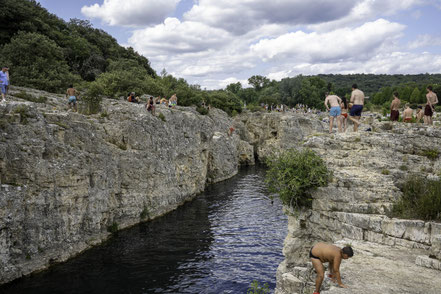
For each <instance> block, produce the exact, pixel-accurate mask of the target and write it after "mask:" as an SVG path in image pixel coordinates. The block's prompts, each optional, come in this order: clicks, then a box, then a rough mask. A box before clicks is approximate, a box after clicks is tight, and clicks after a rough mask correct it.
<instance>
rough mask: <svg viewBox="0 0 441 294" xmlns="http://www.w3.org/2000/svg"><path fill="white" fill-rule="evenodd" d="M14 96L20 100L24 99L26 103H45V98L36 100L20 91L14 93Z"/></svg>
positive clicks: (40, 97) (41, 97)
mask: <svg viewBox="0 0 441 294" xmlns="http://www.w3.org/2000/svg"><path fill="white" fill-rule="evenodd" d="M14 96H15V97H18V98H21V99H24V100H26V101H30V102H34V103H46V102H47V97H46V96H39V97H38V98H37V97H34V95H32V94H29V93H27V92H25V91H21V92H19V93H16V94H15V95H14Z"/></svg>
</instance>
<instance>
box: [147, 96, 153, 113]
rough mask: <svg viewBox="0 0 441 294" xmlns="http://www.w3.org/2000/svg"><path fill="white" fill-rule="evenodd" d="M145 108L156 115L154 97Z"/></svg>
mask: <svg viewBox="0 0 441 294" xmlns="http://www.w3.org/2000/svg"><path fill="white" fill-rule="evenodd" d="M145 108H147V111H150V112H151V113H152V114H153V115H155V101H153V97H150V99H149V100H148V101H147V104H146V105H145Z"/></svg>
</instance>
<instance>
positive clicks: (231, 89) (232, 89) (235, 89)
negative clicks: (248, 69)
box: [225, 82, 242, 95]
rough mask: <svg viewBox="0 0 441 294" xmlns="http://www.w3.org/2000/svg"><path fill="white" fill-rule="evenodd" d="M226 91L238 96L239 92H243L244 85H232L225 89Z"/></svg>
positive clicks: (238, 83)
mask: <svg viewBox="0 0 441 294" xmlns="http://www.w3.org/2000/svg"><path fill="white" fill-rule="evenodd" d="M225 90H227V91H229V92H231V93H234V94H236V95H237V94H238V93H239V91H240V90H242V84H241V83H240V82H237V83H231V84H229V85H228V86H227V87H226V88H225Z"/></svg>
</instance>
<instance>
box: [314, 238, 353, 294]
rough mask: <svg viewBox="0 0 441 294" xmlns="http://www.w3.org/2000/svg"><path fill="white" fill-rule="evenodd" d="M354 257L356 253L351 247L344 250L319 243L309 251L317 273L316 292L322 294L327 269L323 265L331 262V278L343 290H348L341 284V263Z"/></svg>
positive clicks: (315, 293)
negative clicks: (321, 288) (321, 289)
mask: <svg viewBox="0 0 441 294" xmlns="http://www.w3.org/2000/svg"><path fill="white" fill-rule="evenodd" d="M353 255H354V251H353V250H352V248H351V247H350V246H346V247H344V248H343V249H341V248H340V247H337V246H335V245H332V244H326V243H317V244H315V245H314V246H313V247H312V248H311V250H310V251H309V257H310V258H311V262H312V265H313V266H314V269H315V271H316V273H317V278H316V280H315V292H314V294H319V293H320V287H321V286H322V282H323V279H324V277H325V268H324V266H323V264H324V263H325V262H329V269H330V272H331V274H330V275H329V277H330V278H331V279H332V281H333V282H337V283H338V285H339V286H340V287H342V288H347V286H346V285H344V284H343V283H342V282H341V276H340V263H341V261H342V259H348V258H350V257H352V256H353Z"/></svg>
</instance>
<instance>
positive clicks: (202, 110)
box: [196, 106, 208, 115]
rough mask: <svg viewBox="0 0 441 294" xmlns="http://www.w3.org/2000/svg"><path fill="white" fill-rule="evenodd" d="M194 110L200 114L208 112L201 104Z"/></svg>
mask: <svg viewBox="0 0 441 294" xmlns="http://www.w3.org/2000/svg"><path fill="white" fill-rule="evenodd" d="M196 111H197V112H199V113H200V114H202V115H207V114H208V109H207V108H205V107H203V106H198V107H196Z"/></svg>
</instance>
